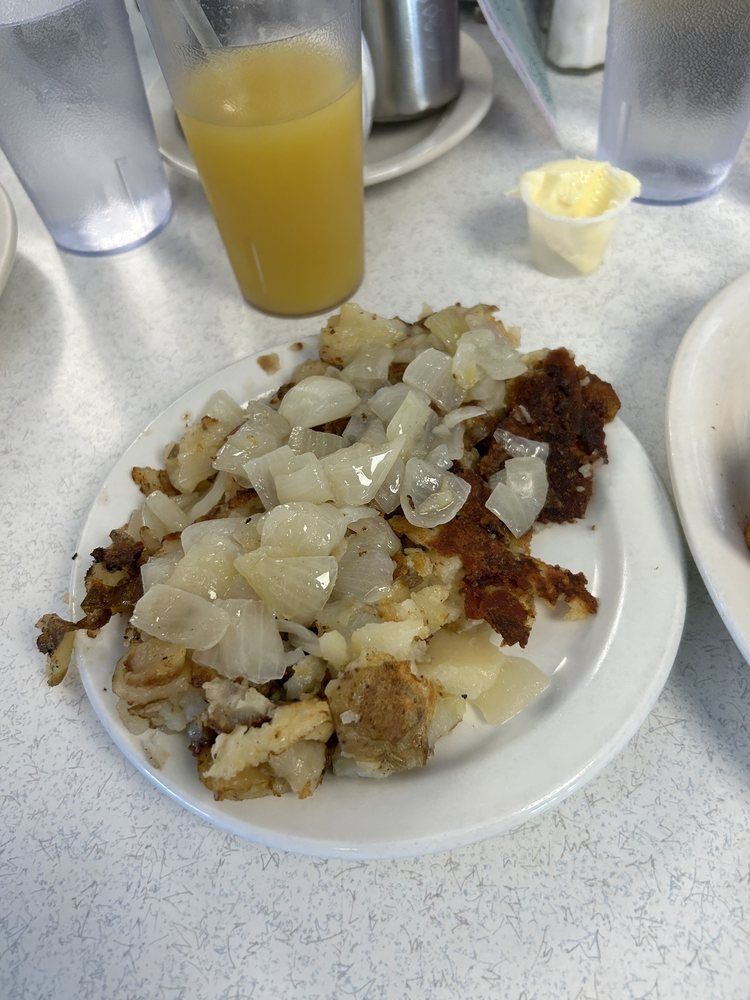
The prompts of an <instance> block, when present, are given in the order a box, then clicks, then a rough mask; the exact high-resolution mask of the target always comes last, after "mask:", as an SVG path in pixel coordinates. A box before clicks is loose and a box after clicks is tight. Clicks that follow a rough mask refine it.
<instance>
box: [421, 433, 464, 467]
mask: <svg viewBox="0 0 750 1000" xmlns="http://www.w3.org/2000/svg"><path fill="white" fill-rule="evenodd" d="M433 435H434V436H433V438H432V443H433V445H434V447H433V449H432V451H431V452H430V453H429V454H428V455H427V461H428V462H434V463H435V464H436V465H440V461H439V460H440V459H444V460H445V461H446V462H447V464H446V465H445V468H446V469H449V468H450V467H451V465H452V464H453V463H454V462H457V461H458V460H459V459H460V458H462V457H463V453H464V429H463V427H462V426H461V424H456V426H455V427H453V428H452V429H451V430H449V429H448V428H447V427H446V426H445V424H444V423H442V424H439V425H438V426H437V427H436V428H435V430H434V431H433ZM435 452H437V455H436V456H435V457H434V458H433V457H431V456H432V455H434V453H435ZM442 467H443V466H441V468H442Z"/></svg>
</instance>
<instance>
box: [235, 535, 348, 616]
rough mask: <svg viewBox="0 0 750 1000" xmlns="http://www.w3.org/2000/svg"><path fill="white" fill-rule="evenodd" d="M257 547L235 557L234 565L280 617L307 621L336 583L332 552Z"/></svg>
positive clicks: (321, 604) (322, 603)
mask: <svg viewBox="0 0 750 1000" xmlns="http://www.w3.org/2000/svg"><path fill="white" fill-rule="evenodd" d="M272 552H273V550H270V551H269V550H266V549H263V548H261V549H258V550H256V551H255V552H248V553H247V554H246V555H243V556H240V557H239V559H237V560H235V567H236V568H237V570H238V572H240V573H241V574H242V575H243V576H244V577H245V579H246V580H247V582H248V583H249V584H250V586H251V587H252V588H253V590H254V591H255V592H256V594H258V596H259V597H260V598H261V599H262V600H263V601H265V603H266V605H267V606H268V607H269V608H270V609H271V611H273V613H274V614H275V615H278V616H279V617H280V618H288V619H290V620H294V621H296V622H299V623H300V624H301V625H311V624H312V623H313V622H314V621H315V619H316V618H317V616H318V614H319V613H320V611H321V610H322V609H323V607H324V606H325V603H326V601H327V600H328V598H329V597H330V595H331V591H332V590H333V588H334V585H335V583H336V573H337V571H338V567H337V565H336V560H335V559H334V558H333V556H285V557H278V558H277V557H275V556H274V555H273V554H272Z"/></svg>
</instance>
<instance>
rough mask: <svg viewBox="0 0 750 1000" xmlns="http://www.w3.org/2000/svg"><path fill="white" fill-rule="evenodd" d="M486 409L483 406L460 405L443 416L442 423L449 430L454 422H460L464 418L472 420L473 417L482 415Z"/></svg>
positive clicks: (454, 424) (462, 421)
mask: <svg viewBox="0 0 750 1000" xmlns="http://www.w3.org/2000/svg"><path fill="white" fill-rule="evenodd" d="M486 413H487V411H486V410H485V408H484V407H483V406H460V407H459V408H458V409H457V410H451V412H450V413H446V415H445V416H444V417H443V423H444V424H445V426H446V427H447V428H448V429H449V430H450V429H451V428H452V427H455V426H456V424H462V423H464V421H465V420H473V419H474V418H475V417H483V416H485V414H486Z"/></svg>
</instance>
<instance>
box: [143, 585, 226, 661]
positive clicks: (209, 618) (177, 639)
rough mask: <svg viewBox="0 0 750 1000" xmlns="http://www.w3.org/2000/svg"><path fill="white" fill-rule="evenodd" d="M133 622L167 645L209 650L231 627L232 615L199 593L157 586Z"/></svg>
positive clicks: (145, 596)
mask: <svg viewBox="0 0 750 1000" xmlns="http://www.w3.org/2000/svg"><path fill="white" fill-rule="evenodd" d="M131 622H132V623H133V625H135V627H136V628H137V629H139V630H140V631H141V632H145V633H146V635H153V636H155V638H157V639H161V640H162V641H163V642H171V643H173V644H174V645H175V646H186V647H187V648H188V649H209V648H210V647H211V646H215V645H216V643H217V642H219V641H220V639H221V637H222V636H223V635H224V633H225V632H226V630H227V628H228V627H229V615H228V614H227V613H226V611H224V610H223V609H222V608H219V607H216V605H215V604H212V603H211V601H207V600H205V599H204V598H203V597H199V596H198V595H197V594H191V593H189V592H188V591H186V590H178V589H177V588H176V587H169V586H167V585H166V584H163V583H155V584H154V586H153V587H151V589H150V590H149V591H148V593H147V594H144V595H143V597H142V598H141V599H140V600H139V601H138V603H137V604H136V606H135V608H134V609H133V617H132V618H131Z"/></svg>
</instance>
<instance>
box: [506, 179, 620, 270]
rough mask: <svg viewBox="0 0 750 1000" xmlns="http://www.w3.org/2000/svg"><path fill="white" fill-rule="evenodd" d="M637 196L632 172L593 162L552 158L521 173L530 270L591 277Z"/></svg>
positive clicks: (520, 189)
mask: <svg viewBox="0 0 750 1000" xmlns="http://www.w3.org/2000/svg"><path fill="white" fill-rule="evenodd" d="M639 192H640V184H639V182H638V181H637V179H636V178H635V177H633V175H632V174H629V173H627V171H624V170H618V169H617V168H615V167H612V166H610V164H609V163H600V162H597V161H595V160H557V161H555V162H553V163H548V164H545V165H544V166H542V167H539V168H538V169H536V170H529V171H527V172H526V173H525V174H524V175H523V177H522V178H521V183H520V188H519V193H520V195H521V198H522V200H523V202H524V204H525V205H526V214H527V220H528V227H529V241H530V243H531V257H532V260H533V262H534V265H535V267H537V268H538V269H539V270H540V271H543V272H544V273H545V274H550V275H552V276H553V277H556V278H572V277H580V276H581V275H587V274H591V273H592V272H593V271H595V270H596V269H597V268H598V267H599V265H600V264H601V262H602V260H603V259H604V254H605V252H606V250H607V247H608V246H609V243H610V240H611V238H612V234H613V232H614V230H615V228H616V226H617V221H618V219H619V217H620V216H621V215H622V213H623V211H624V210H625V209H626V208H627V206H628V205H629V204H630V202H631V201H632V200H633V198H636V197H637V196H638V194H639Z"/></svg>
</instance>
